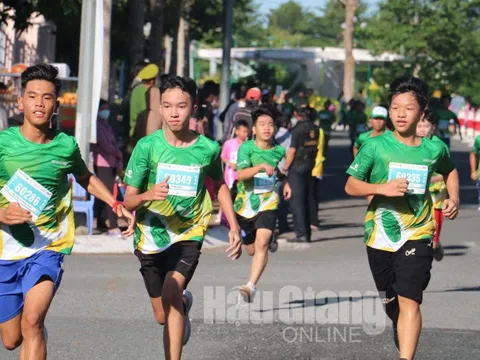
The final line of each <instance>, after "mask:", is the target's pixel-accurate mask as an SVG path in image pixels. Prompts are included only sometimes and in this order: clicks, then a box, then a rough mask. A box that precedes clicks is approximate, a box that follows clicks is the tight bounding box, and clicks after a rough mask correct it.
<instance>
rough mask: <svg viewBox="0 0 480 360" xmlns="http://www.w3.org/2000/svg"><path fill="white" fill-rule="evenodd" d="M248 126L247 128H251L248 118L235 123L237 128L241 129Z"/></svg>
mask: <svg viewBox="0 0 480 360" xmlns="http://www.w3.org/2000/svg"><path fill="white" fill-rule="evenodd" d="M242 126H243V127H246V128H247V129H249V128H250V126H249V125H248V122H247V121H246V120H242V119H240V120H238V121H237V122H236V123H235V129H239V128H241V127H242Z"/></svg>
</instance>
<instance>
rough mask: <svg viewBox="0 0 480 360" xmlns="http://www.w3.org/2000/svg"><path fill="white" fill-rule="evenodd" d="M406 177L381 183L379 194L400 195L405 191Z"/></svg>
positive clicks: (406, 185)
mask: <svg viewBox="0 0 480 360" xmlns="http://www.w3.org/2000/svg"><path fill="white" fill-rule="evenodd" d="M407 187H408V181H407V179H395V180H392V181H390V182H388V183H386V184H383V185H381V191H380V195H384V196H388V197H400V196H403V195H405V193H406V192H407Z"/></svg>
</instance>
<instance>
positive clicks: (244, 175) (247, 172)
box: [237, 164, 264, 181]
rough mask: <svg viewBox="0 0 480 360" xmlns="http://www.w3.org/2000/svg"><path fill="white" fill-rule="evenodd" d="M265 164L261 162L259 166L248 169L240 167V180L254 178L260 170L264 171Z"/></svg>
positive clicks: (238, 172)
mask: <svg viewBox="0 0 480 360" xmlns="http://www.w3.org/2000/svg"><path fill="white" fill-rule="evenodd" d="M263 167H264V164H260V165H257V166H253V167H249V168H246V169H240V170H238V171H237V176H238V180H239V181H245V180H248V179H251V178H253V177H254V176H255V175H257V174H258V173H259V172H260V171H262V169H263Z"/></svg>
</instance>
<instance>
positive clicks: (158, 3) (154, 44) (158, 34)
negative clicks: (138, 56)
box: [148, 0, 165, 67]
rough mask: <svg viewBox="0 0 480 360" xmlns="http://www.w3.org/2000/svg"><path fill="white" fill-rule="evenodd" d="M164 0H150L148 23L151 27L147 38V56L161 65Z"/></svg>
mask: <svg viewBox="0 0 480 360" xmlns="http://www.w3.org/2000/svg"><path fill="white" fill-rule="evenodd" d="M164 6H165V2H164V0H150V23H151V24H152V29H151V32H150V38H149V49H148V58H149V59H150V61H151V62H152V63H154V64H157V65H158V66H159V67H161V65H162V64H161V62H162V55H163V53H162V49H163V19H164V17H163V12H164Z"/></svg>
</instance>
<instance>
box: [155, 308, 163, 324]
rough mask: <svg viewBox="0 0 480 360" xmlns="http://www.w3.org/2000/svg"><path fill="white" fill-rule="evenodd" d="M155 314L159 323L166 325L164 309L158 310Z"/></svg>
mask: <svg viewBox="0 0 480 360" xmlns="http://www.w3.org/2000/svg"><path fill="white" fill-rule="evenodd" d="M154 315H155V320H156V321H157V323H158V324H159V325H165V313H164V312H163V311H156V312H155V313H154Z"/></svg>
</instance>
